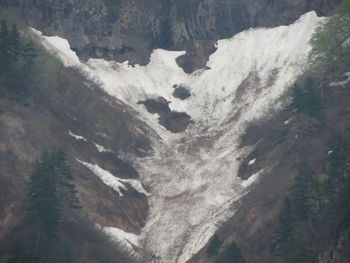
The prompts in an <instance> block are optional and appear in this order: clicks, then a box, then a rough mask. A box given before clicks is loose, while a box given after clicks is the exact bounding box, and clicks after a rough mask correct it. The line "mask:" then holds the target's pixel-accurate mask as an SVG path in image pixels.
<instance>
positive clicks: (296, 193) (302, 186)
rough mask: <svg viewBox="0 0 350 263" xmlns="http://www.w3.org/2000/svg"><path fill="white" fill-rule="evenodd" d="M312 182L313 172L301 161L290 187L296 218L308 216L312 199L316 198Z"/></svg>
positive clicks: (300, 218)
mask: <svg viewBox="0 0 350 263" xmlns="http://www.w3.org/2000/svg"><path fill="white" fill-rule="evenodd" d="M314 183H315V182H314V177H313V172H312V171H311V170H310V169H309V167H308V166H307V164H306V163H302V164H301V166H300V168H299V173H298V176H297V177H296V178H295V183H294V185H293V187H292V189H291V198H292V201H293V205H294V210H295V217H296V220H307V219H309V218H310V213H311V209H312V206H313V201H314V199H315V198H316V197H315V191H314V189H315V187H314Z"/></svg>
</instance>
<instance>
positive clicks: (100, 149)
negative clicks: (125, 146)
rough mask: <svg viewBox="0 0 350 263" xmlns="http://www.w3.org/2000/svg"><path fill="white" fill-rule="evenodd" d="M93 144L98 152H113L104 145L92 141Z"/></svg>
mask: <svg viewBox="0 0 350 263" xmlns="http://www.w3.org/2000/svg"><path fill="white" fill-rule="evenodd" d="M94 145H95V147H96V149H97V151H98V152H100V153H103V152H110V153H112V152H113V151H112V150H111V149H106V148H105V147H103V146H102V145H100V144H97V143H94Z"/></svg>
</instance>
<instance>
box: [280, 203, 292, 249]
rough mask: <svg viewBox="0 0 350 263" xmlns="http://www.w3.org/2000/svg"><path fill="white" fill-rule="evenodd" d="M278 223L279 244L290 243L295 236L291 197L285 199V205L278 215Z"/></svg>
mask: <svg viewBox="0 0 350 263" xmlns="http://www.w3.org/2000/svg"><path fill="white" fill-rule="evenodd" d="M278 223H279V229H278V234H277V245H282V246H283V245H286V244H287V245H289V244H290V242H291V241H293V239H294V236H295V216H294V214H293V211H292V205H291V201H290V198H289V197H287V198H286V199H285V200H284V206H283V208H282V210H281V212H280V215H279V217H278Z"/></svg>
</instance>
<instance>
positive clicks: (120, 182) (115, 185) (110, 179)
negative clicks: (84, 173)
mask: <svg viewBox="0 0 350 263" xmlns="http://www.w3.org/2000/svg"><path fill="white" fill-rule="evenodd" d="M77 161H78V162H80V163H81V164H83V165H84V166H86V167H87V168H89V169H90V171H92V172H93V173H94V174H95V175H97V176H98V177H99V178H100V179H101V180H102V182H103V183H105V184H106V185H108V186H109V187H111V188H112V189H114V190H115V191H116V192H118V194H119V196H121V197H122V196H124V194H123V193H122V190H124V191H128V188H127V187H126V186H125V183H127V184H129V185H130V186H131V187H132V188H134V189H135V190H136V191H137V192H139V193H140V194H144V195H149V193H148V192H147V191H146V190H145V189H144V188H143V186H142V184H141V182H140V181H138V180H135V179H122V178H118V177H115V176H114V175H113V174H111V173H110V172H108V171H107V170H104V169H102V168H101V167H100V166H98V165H97V164H91V163H86V162H83V161H80V160H79V159H77Z"/></svg>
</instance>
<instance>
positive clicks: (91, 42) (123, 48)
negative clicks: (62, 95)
mask: <svg viewBox="0 0 350 263" xmlns="http://www.w3.org/2000/svg"><path fill="white" fill-rule="evenodd" d="M339 2H340V0H279V1H276V0H268V1H261V0H246V1H241V0H186V1H184V0H166V1H164V0H149V1H141V0H132V1H130V0H118V1H112V0H87V1H84V0H63V1H62V0H52V1H46V0H38V1H31V0H21V1H18V0H3V1H1V3H0V6H1V8H4V7H16V8H17V10H18V14H20V15H21V16H23V17H24V18H25V19H26V21H27V22H28V24H29V25H31V26H33V27H36V28H38V29H40V30H42V31H43V32H44V33H45V34H52V35H59V36H62V37H64V38H66V39H68V40H69V41H70V43H71V44H72V47H73V48H74V49H75V50H76V51H77V52H78V54H79V55H80V56H81V57H85V58H89V57H99V58H102V57H103V58H109V59H112V58H113V59H116V60H119V61H123V60H129V61H130V62H131V63H139V64H145V63H147V62H148V59H149V54H150V52H151V51H152V50H153V49H154V48H156V47H161V48H167V49H187V50H188V51H189V52H188V54H187V56H185V57H183V58H182V59H180V60H179V61H178V62H179V63H180V65H181V66H182V67H184V69H185V70H186V72H192V71H193V70H195V69H197V68H201V67H204V66H205V64H206V58H207V57H208V55H209V54H211V53H212V52H214V51H215V48H214V43H215V41H216V40H217V39H222V38H228V37H231V36H232V35H234V34H236V33H237V32H240V31H242V30H244V29H247V28H249V27H257V26H277V25H281V24H288V23H291V22H293V21H294V20H296V19H297V18H298V17H299V16H300V15H301V14H303V13H305V12H307V11H309V10H316V11H317V12H318V13H319V14H320V15H325V14H329V13H330V12H331V10H332V9H333V8H334V7H335V6H336V5H337V4H338V3H339Z"/></svg>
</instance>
